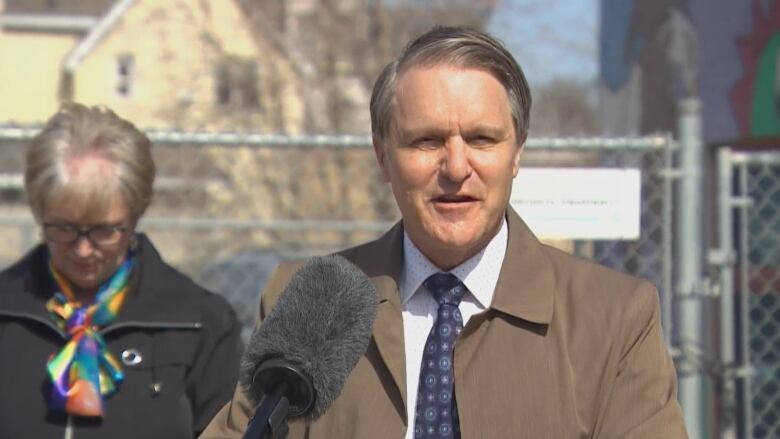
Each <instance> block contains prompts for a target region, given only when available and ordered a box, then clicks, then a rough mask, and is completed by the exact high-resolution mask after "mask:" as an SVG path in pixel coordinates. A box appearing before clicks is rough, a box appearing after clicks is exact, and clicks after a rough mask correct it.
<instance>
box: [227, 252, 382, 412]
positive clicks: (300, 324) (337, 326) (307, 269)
mask: <svg viewBox="0 0 780 439" xmlns="http://www.w3.org/2000/svg"><path fill="white" fill-rule="evenodd" d="M377 303H378V296H377V292H376V288H375V287H374V284H373V283H372V282H371V280H370V279H369V278H368V277H367V276H366V275H365V274H364V273H363V272H362V271H361V270H360V269H359V268H357V267H356V266H355V265H353V264H352V263H351V262H349V261H347V260H346V259H344V258H343V257H341V256H337V255H331V256H322V257H314V258H311V259H310V260H309V261H308V262H307V263H306V264H304V266H303V267H301V269H300V270H299V271H298V272H296V273H295V274H294V275H293V277H292V279H291V280H290V283H289V284H288V285H287V287H286V288H285V289H284V290H283V291H282V293H281V295H280V296H279V300H278V301H277V302H276V304H275V305H274V306H273V308H272V309H271V311H270V312H269V313H268V316H267V317H266V318H265V320H263V322H262V323H261V324H260V326H259V327H258V328H257V330H256V331H255V333H254V334H253V335H252V337H251V339H250V340H249V343H248V344H247V348H246V351H245V352H244V357H243V359H242V362H241V363H242V364H241V386H242V388H243V389H244V391H245V393H246V394H247V396H248V398H249V399H250V401H251V402H252V403H253V404H257V403H258V401H259V400H260V398H261V397H262V395H256V394H253V392H251V391H250V389H252V380H253V377H254V374H255V371H256V370H257V368H258V366H259V365H260V364H261V363H263V362H264V361H267V360H270V359H274V358H278V359H282V360H285V361H288V362H290V363H292V364H294V365H296V366H298V367H299V368H301V369H302V370H303V371H304V372H305V373H306V374H307V375H308V376H309V377H310V378H311V380H312V384H313V387H314V391H315V395H316V396H315V402H314V406H313V408H312V410H311V412H310V413H309V414H307V415H306V416H307V417H308V418H309V419H316V418H318V417H319V416H321V415H322V414H323V413H324V412H325V411H326V410H327V409H328V407H329V406H330V405H331V404H332V403H333V401H334V400H335V399H336V397H338V395H339V393H341V389H342V387H343V386H344V383H345V382H346V379H347V376H348V375H349V373H350V372H351V371H352V369H353V368H354V367H355V365H356V364H357V362H358V360H359V359H360V357H361V356H362V355H363V353H365V351H366V348H367V347H368V342H369V340H370V338H371V333H372V328H373V324H374V318H375V316H376V307H377Z"/></svg>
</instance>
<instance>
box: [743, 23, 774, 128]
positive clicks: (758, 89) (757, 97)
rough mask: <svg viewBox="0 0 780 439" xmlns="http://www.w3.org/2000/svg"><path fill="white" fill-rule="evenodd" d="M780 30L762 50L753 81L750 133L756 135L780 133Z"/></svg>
mask: <svg viewBox="0 0 780 439" xmlns="http://www.w3.org/2000/svg"><path fill="white" fill-rule="evenodd" d="M778 49H780V32H776V33H775V34H774V35H773V36H772V38H771V39H770V40H769V41H768V42H767V44H766V45H765V46H764V48H763V50H762V51H761V56H760V57H759V59H758V64H757V66H756V67H757V68H756V77H755V79H754V81H753V99H752V105H751V108H750V110H751V111H750V134H751V135H752V136H756V137H764V136H776V135H780V77H779V76H778V74H780V71H778V64H779V63H780V58H779V56H780V53H779V52H778Z"/></svg>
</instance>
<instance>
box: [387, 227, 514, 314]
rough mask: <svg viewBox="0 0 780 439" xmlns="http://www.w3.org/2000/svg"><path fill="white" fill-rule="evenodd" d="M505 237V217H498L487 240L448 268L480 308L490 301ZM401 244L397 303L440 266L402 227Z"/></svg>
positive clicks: (411, 293) (436, 271) (503, 254)
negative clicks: (493, 233)
mask: <svg viewBox="0 0 780 439" xmlns="http://www.w3.org/2000/svg"><path fill="white" fill-rule="evenodd" d="M507 239H508V229H507V222H506V218H502V219H501V227H500V228H499V230H498V233H496V235H495V236H493V238H492V239H491V240H490V242H488V244H487V245H486V246H485V247H484V248H483V249H482V250H480V252H479V253H477V254H476V255H474V256H472V257H470V258H469V259H467V260H466V261H464V262H463V263H462V264H460V265H458V266H457V267H455V268H453V269H452V270H450V271H449V272H450V273H452V274H454V275H455V276H457V277H458V279H460V280H461V281H462V282H463V283H464V284H465V285H466V288H468V290H469V293H471V295H472V296H473V297H474V298H475V299H476V301H477V303H478V304H479V305H481V307H482V308H487V307H488V306H490V304H491V302H492V301H493V293H494V292H495V289H496V284H497V283H498V275H499V273H500V272H501V266H502V265H503V263H504V256H505V255H506V246H507ZM403 246H404V268H403V275H402V277H401V282H400V288H399V292H400V294H401V303H404V304H405V303H406V302H407V301H409V299H411V298H412V296H414V294H415V293H416V292H417V291H418V290H420V286H421V285H422V283H423V282H424V281H425V279H427V278H428V277H429V276H431V275H432V274H434V273H438V272H440V271H442V270H441V269H440V268H438V267H437V266H436V265H434V264H433V262H431V261H430V260H429V259H428V258H427V257H425V255H423V254H422V252H421V251H420V249H418V248H417V246H416V245H415V244H414V243H413V242H412V240H411V239H410V238H409V235H408V234H407V233H406V230H404V244H403Z"/></svg>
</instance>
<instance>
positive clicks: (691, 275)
mask: <svg viewBox="0 0 780 439" xmlns="http://www.w3.org/2000/svg"><path fill="white" fill-rule="evenodd" d="M678 123H679V126H678V130H679V137H680V152H679V159H680V160H679V166H680V170H681V171H682V175H681V178H680V180H679V183H678V186H677V196H678V198H677V199H678V203H677V205H678V207H679V208H678V210H677V217H676V220H677V239H676V240H675V241H676V243H677V246H676V247H677V248H676V251H677V261H678V270H677V281H676V283H675V285H676V288H675V289H676V291H677V294H679V295H680V296H679V297H678V299H680V300H679V302H678V304H679V314H678V315H679V322H678V324H677V325H676V327H677V328H678V331H679V341H680V343H679V344H680V348H681V351H682V353H683V358H682V359H683V361H684V362H686V361H690V360H691V359H692V360H693V367H689V368H687V369H688V370H687V371H686V372H685V373H684V374H683V375H682V376H680V380H679V383H680V403H681V405H682V409H683V415H684V416H685V424H686V426H687V428H688V434H689V436H690V437H691V438H705V437H708V436H707V434H706V430H705V427H706V423H705V422H704V421H705V419H704V404H703V392H704V380H703V376H702V373H701V370H700V368H699V361H698V358H691V357H692V356H694V357H698V353H699V350H700V347H701V346H702V345H703V337H702V308H701V306H702V304H701V301H700V300H699V299H700V298H699V297H698V294H697V293H701V292H702V291H700V289H701V286H702V282H701V279H702V259H703V258H702V253H703V245H702V242H703V236H702V235H703V233H702V223H701V218H702V215H701V212H702V167H703V166H702V163H703V161H702V141H701V103H700V101H699V100H698V99H695V98H686V99H683V100H681V101H680V103H679V122H678Z"/></svg>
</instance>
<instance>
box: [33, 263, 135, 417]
mask: <svg viewBox="0 0 780 439" xmlns="http://www.w3.org/2000/svg"><path fill="white" fill-rule="evenodd" d="M132 267H133V257H132V255H131V254H128V256H127V257H126V258H125V261H124V263H123V264H122V265H121V266H120V267H119V269H118V270H117V271H116V273H114V275H113V276H111V278H110V279H109V280H108V281H106V282H105V283H104V284H103V285H101V286H100V288H99V289H98V292H97V294H96V296H95V302H94V303H92V304H89V305H84V306H82V305H81V304H79V303H78V302H76V301H75V295H74V294H73V290H72V287H71V286H70V284H69V283H68V281H67V280H66V279H65V278H64V277H63V276H62V275H61V274H60V273H59V272H58V271H57V270H56V269H55V268H54V266H53V265H52V264H51V263H49V269H50V271H51V274H52V276H53V277H54V280H55V281H56V283H57V286H58V287H59V290H60V291H57V292H56V293H55V294H54V296H52V298H51V299H49V301H48V302H47V303H46V309H48V310H49V312H50V313H51V316H52V319H54V321H55V322H56V323H57V325H58V326H59V327H60V329H62V330H63V332H65V333H66V334H67V335H68V337H69V338H68V340H67V342H66V343H65V346H63V348H62V350H60V351H59V352H58V353H56V354H53V355H52V357H51V358H50V359H49V361H48V363H47V365H46V368H47V370H48V374H49V378H50V379H51V382H52V391H51V398H50V401H49V403H50V404H49V405H50V406H51V408H52V409H55V410H58V411H64V412H66V413H69V414H72V415H78V416H97V417H101V416H103V408H104V407H103V406H104V401H103V398H104V397H106V396H109V395H111V394H112V393H114V392H115V391H116V390H117V389H118V386H119V384H120V383H121V382H122V380H123V379H124V373H123V372H122V368H121V366H120V364H119V362H118V361H117V359H116V357H114V355H113V354H112V353H111V352H110V351H109V350H108V348H107V346H106V342H105V340H104V339H103V336H102V335H101V334H100V329H101V328H103V327H105V326H106V325H107V324H109V323H111V322H112V321H113V320H114V319H115V318H116V316H117V314H118V312H119V309H120V308H121V306H122V303H123V302H124V298H125V295H126V293H127V290H128V283H129V278H130V272H131V270H132Z"/></svg>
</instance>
